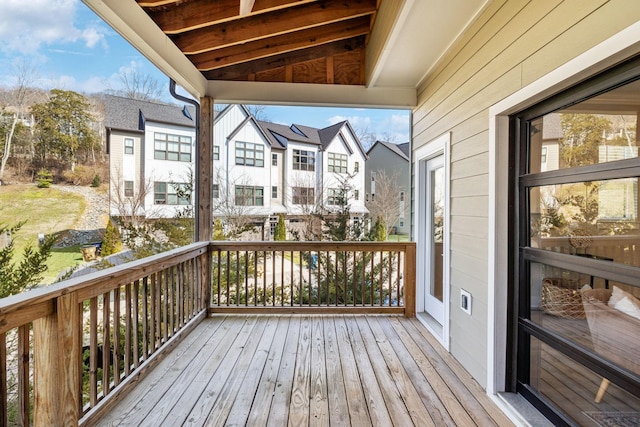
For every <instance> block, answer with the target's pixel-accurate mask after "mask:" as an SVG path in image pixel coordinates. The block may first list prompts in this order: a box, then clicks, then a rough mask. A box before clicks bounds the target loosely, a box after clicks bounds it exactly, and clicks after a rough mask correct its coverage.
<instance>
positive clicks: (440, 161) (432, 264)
mask: <svg viewBox="0 0 640 427" xmlns="http://www.w3.org/2000/svg"><path fill="white" fill-rule="evenodd" d="M425 175H426V176H425V177H424V178H425V187H424V188H425V189H426V192H427V194H426V196H427V197H426V198H425V199H426V203H427V206H425V207H426V209H425V213H426V215H425V220H426V224H425V227H424V228H423V230H425V233H426V235H425V236H424V239H425V240H424V241H425V249H426V250H425V255H426V259H425V266H426V267H428V268H427V270H426V271H425V276H424V278H425V281H426V283H425V285H426V286H425V288H426V289H425V291H426V292H425V301H424V308H425V311H426V312H427V313H429V314H430V315H431V316H432V317H433V318H434V319H435V320H437V321H438V323H440V324H441V325H442V324H443V320H444V297H443V295H444V292H443V288H444V287H443V243H444V239H443V237H444V211H445V205H444V195H445V174H444V156H442V155H441V156H438V157H435V158H433V159H429V160H427V161H426V167H425Z"/></svg>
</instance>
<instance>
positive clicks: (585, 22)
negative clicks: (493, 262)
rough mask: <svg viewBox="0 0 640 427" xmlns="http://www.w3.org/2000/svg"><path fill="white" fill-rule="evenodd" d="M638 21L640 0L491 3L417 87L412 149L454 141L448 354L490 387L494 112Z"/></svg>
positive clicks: (505, 1)
mask: <svg viewBox="0 0 640 427" xmlns="http://www.w3.org/2000/svg"><path fill="white" fill-rule="evenodd" d="M639 18H640V2H637V1H633V0H617V1H613V0H612V1H604V0H598V1H588V0H587V1H585V0H567V1H546V0H541V1H535V2H533V1H529V2H525V1H515V0H513V1H510V0H504V1H492V2H490V3H488V5H487V6H486V7H485V9H484V10H483V11H482V13H480V14H479V15H478V17H477V18H476V20H475V21H474V22H473V23H471V24H470V26H469V27H468V28H467V30H466V31H465V32H464V33H463V34H462V35H461V36H460V37H459V39H458V40H457V42H456V43H455V44H454V45H453V46H451V48H450V49H449V50H448V51H447V53H446V54H445V55H444V56H443V57H442V59H441V60H440V62H439V63H438V65H437V66H436V67H435V68H434V69H433V70H432V71H431V72H430V73H429V75H428V76H427V77H426V78H425V79H424V81H423V82H422V83H421V84H420V86H419V89H418V106H417V107H416V108H415V110H414V112H413V116H412V117H413V122H412V126H413V138H414V139H413V147H414V150H415V149H419V148H420V147H422V146H424V145H425V144H427V143H428V142H430V141H432V140H434V139H435V138H437V137H438V136H440V135H442V134H443V133H446V132H450V135H451V182H450V185H451V212H450V221H451V253H450V256H451V263H450V265H451V266H450V287H451V307H450V319H449V322H450V323H449V324H450V350H451V352H452V354H453V355H454V356H455V357H456V358H457V359H458V360H460V362H461V363H462V364H463V365H464V366H465V368H466V369H467V370H468V371H469V372H470V373H471V374H472V375H473V377H474V378H475V379H476V380H477V381H478V382H480V383H481V384H482V385H483V386H486V382H487V359H486V355H487V329H488V327H489V325H488V313H487V310H486V307H487V305H488V283H487V268H488V267H487V264H488V255H487V252H488V251H487V247H488V240H487V230H488V218H487V216H488V210H489V205H488V203H489V198H488V194H489V184H488V183H489V157H488V151H489V136H488V132H489V107H491V106H492V105H493V104H495V103H497V102H499V101H501V100H502V99H504V98H506V97H507V96H509V95H511V94H512V93H514V92H516V91H517V90H519V89H521V88H522V87H524V86H526V85H528V84H530V83H531V82H533V81H535V80H536V79H538V78H539V77H541V76H543V75H545V74H547V73H549V72H550V71H552V70H554V69H555V68H557V67H559V66H561V65H562V64H564V63H566V62H567V61H568V60H570V59H572V58H574V57H576V56H578V55H580V54H581V53H583V52H584V51H586V50H587V49H589V48H591V47H593V46H595V45H596V44H598V43H600V42H601V41H603V40H604V39H606V38H608V37H610V36H612V35H613V34H615V33H617V32H619V31H621V30H622V29H624V28H626V27H627V26H629V25H631V24H633V23H634V22H636V21H637V20H638V19H639ZM418 197H420V195H418ZM470 224H475V225H476V226H477V227H476V226H473V227H472V226H471V225H470ZM480 227H481V228H480ZM460 288H464V289H465V290H467V291H469V292H471V293H472V295H473V301H474V302H473V304H474V305H473V313H472V316H468V315H467V314H465V313H463V312H462V311H461V310H460V309H459V308H458V306H457V301H458V299H457V295H459V289H460Z"/></svg>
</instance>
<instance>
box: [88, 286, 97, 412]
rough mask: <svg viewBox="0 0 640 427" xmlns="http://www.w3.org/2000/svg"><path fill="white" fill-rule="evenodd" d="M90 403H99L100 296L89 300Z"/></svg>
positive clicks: (92, 405)
mask: <svg viewBox="0 0 640 427" xmlns="http://www.w3.org/2000/svg"><path fill="white" fill-rule="evenodd" d="M89 404H90V405H91V407H94V406H96V405H97V404H98V297H93V298H91V300H90V301H89Z"/></svg>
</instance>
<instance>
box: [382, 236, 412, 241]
mask: <svg viewBox="0 0 640 427" xmlns="http://www.w3.org/2000/svg"><path fill="white" fill-rule="evenodd" d="M408 241H409V235H408V234H389V235H388V236H387V242H408Z"/></svg>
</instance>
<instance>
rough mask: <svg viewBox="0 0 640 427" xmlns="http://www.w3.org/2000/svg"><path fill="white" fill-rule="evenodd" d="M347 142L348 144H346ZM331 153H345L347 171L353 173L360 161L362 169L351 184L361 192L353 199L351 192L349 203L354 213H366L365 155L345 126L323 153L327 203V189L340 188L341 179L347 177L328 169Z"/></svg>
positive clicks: (324, 187) (324, 186) (324, 185)
mask: <svg viewBox="0 0 640 427" xmlns="http://www.w3.org/2000/svg"><path fill="white" fill-rule="evenodd" d="M340 135H342V137H343V139H344V143H343V139H341V138H340ZM345 143H346V144H347V145H345ZM347 146H348V147H347ZM349 150H351V153H349ZM330 153H336V154H345V155H346V156H347V172H348V173H349V174H353V171H354V167H355V163H356V162H358V163H359V165H360V166H359V168H360V171H359V172H358V173H357V174H355V176H354V177H353V178H352V179H351V181H350V184H351V186H352V187H353V189H354V190H358V192H359V193H360V194H359V199H358V200H353V198H352V196H353V194H351V195H350V197H351V198H350V199H349V205H350V211H351V212H352V213H366V212H367V210H366V208H365V206H364V196H365V192H364V189H365V188H364V176H365V170H364V166H365V165H364V156H363V155H362V152H361V151H360V149H359V148H358V147H357V144H356V142H355V139H354V137H353V136H352V135H351V134H350V132H348V131H346V128H343V130H342V132H340V133H339V134H338V135H336V137H335V138H334V139H333V141H332V142H331V143H330V144H329V145H328V146H327V148H326V149H325V150H324V152H323V153H322V154H323V155H322V157H323V164H322V165H321V167H322V174H323V189H324V198H325V203H326V200H327V195H328V191H327V190H328V189H330V188H339V187H340V179H341V178H346V175H343V174H338V173H332V172H329V171H328V159H329V154H330Z"/></svg>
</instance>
